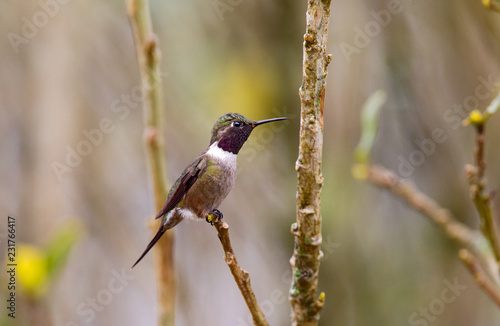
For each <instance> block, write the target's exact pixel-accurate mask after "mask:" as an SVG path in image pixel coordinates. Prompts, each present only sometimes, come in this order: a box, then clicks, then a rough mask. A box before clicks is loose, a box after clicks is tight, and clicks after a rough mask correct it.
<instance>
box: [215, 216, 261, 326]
mask: <svg viewBox="0 0 500 326" xmlns="http://www.w3.org/2000/svg"><path fill="white" fill-rule="evenodd" d="M214 226H215V228H216V229H217V234H218V235H219V240H220V243H221V244H222V248H223V249H224V260H225V261H226V263H227V266H228V267H229V270H230V271H231V274H233V277H234V280H235V282H236V284H237V285H238V288H239V289H240V291H241V295H243V298H244V299H245V302H246V304H247V306H248V310H250V313H251V314H252V318H253V322H254V324H255V325H257V326H269V324H268V323H267V321H266V317H265V316H264V313H263V312H262V310H261V309H260V307H259V304H258V303H257V299H256V298H255V294H254V293H253V290H252V287H251V285H250V275H248V272H247V271H245V270H244V269H242V268H241V267H240V266H239V265H238V261H237V260H236V256H235V255H234V251H233V247H232V246H231V240H230V239H229V226H228V225H227V223H226V222H223V221H222V220H221V219H217V220H215V221H214Z"/></svg>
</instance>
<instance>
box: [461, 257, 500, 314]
mask: <svg viewBox="0 0 500 326" xmlns="http://www.w3.org/2000/svg"><path fill="white" fill-rule="evenodd" d="M458 257H460V259H461V260H462V262H463V263H464V264H465V266H466V267H467V268H468V269H469V271H470V272H471V274H472V275H473V276H474V280H475V281H476V283H477V284H478V285H479V286H480V287H481V288H482V289H483V290H484V292H486V293H487V294H488V295H489V296H490V298H491V299H492V300H493V301H494V302H495V303H496V304H497V306H499V307H500V289H498V288H497V287H496V286H495V285H494V284H492V283H491V282H490V281H489V278H488V277H487V275H485V274H484V272H483V270H482V269H481V266H480V264H479V261H478V260H477V258H476V257H475V256H474V255H473V254H472V253H471V252H470V251H468V250H467V249H461V250H460V251H459V252H458Z"/></svg>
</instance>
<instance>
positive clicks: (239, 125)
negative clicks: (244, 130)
mask: <svg viewBox="0 0 500 326" xmlns="http://www.w3.org/2000/svg"><path fill="white" fill-rule="evenodd" d="M233 127H236V128H239V127H241V122H240V121H234V122H233Z"/></svg>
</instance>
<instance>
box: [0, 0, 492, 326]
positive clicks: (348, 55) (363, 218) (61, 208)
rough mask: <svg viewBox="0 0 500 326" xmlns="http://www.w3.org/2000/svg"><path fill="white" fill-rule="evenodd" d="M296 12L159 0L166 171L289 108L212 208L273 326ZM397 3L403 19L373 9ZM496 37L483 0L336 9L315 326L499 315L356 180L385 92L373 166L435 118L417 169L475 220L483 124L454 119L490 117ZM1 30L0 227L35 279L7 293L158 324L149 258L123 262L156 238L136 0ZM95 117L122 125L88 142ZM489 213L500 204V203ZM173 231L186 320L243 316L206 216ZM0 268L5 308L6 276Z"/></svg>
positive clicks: (83, 319)
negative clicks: (133, 21) (471, 168)
mask: <svg viewBox="0 0 500 326" xmlns="http://www.w3.org/2000/svg"><path fill="white" fill-rule="evenodd" d="M398 3H399V6H398V5H397V4H398ZM305 8H306V1H283V0H272V1H261V0H258V1H250V0H241V1H229V0H210V1H184V0H173V1H157V0H153V1H152V2H151V9H152V15H153V20H154V28H155V30H156V32H157V34H158V37H159V41H160V48H161V51H162V62H161V71H162V72H163V86H162V87H163V89H162V91H163V94H164V112H165V115H164V116H165V126H166V128H165V129H166V130H165V138H166V144H165V146H166V150H167V153H168V161H167V162H168V163H167V164H168V171H169V174H170V180H172V179H173V178H175V177H177V175H178V174H179V173H180V172H181V171H182V170H183V168H184V167H185V165H186V164H187V163H188V162H189V161H190V160H191V159H192V158H193V157H195V156H196V155H197V154H198V153H200V152H201V151H202V150H203V149H204V148H205V147H206V146H207V145H208V141H209V137H210V129H211V127H212V125H213V123H214V122H215V120H216V119H217V117H219V116H220V115H222V114H224V113H226V112H239V113H242V114H244V115H245V116H247V117H249V118H251V119H255V120H257V119H265V118H272V117H276V116H283V115H285V116H288V117H289V118H290V119H289V120H288V121H287V122H281V123H280V124H278V123H277V124H275V125H274V127H271V125H266V126H265V127H264V126H263V127H260V129H257V130H256V131H255V132H254V134H252V137H251V139H250V140H249V142H248V144H246V145H245V147H244V150H243V151H242V152H241V154H240V157H239V163H238V164H239V170H240V171H239V172H240V173H239V175H238V182H237V186H236V188H235V189H234V191H233V192H232V193H231V194H230V195H229V197H228V198H227V199H226V200H225V202H224V203H223V205H222V207H221V210H222V211H223V212H224V215H225V218H226V220H227V221H228V223H229V224H230V226H231V229H230V232H231V237H232V241H233V246H234V249H235V251H236V253H237V256H238V260H239V262H240V264H241V265H242V267H244V268H245V269H247V270H248V271H249V272H250V275H251V278H252V285H253V288H254V290H255V292H256V295H257V298H258V299H259V301H261V303H262V304H263V309H264V310H265V311H266V314H267V315H268V319H269V322H270V324H271V325H289V313H290V307H289V303H288V300H287V299H286V296H287V293H288V290H289V287H290V282H289V281H290V275H291V274H290V266H289V263H288V260H289V258H290V256H291V254H292V249H293V237H292V235H291V234H290V231H289V230H290V225H291V224H292V223H293V221H294V215H295V187H296V174H295V170H294V164H295V160H296V157H297V145H298V128H299V118H298V115H299V110H300V102H299V97H298V94H297V93H298V88H299V86H300V83H301V62H302V41H303V34H304V30H305ZM395 8H397V10H396V9H395ZM389 9H394V11H395V12H394V13H391V14H390V15H389V16H387V15H385V16H384V15H382V16H380V14H374V13H380V11H381V10H386V11H387V10H389ZM44 13H45V14H44ZM44 17H45V18H46V19H44ZM376 17H378V19H383V20H382V21H381V23H377V18H376ZM35 23H36V25H35ZM30 24H32V26H31V27H30ZM380 24H382V25H384V26H381V25H380ZM377 26H378V28H377ZM499 31H500V15H498V14H495V13H492V12H488V11H487V10H486V9H484V8H483V7H482V5H481V1H479V0H477V1H465V0H457V1H433V0H419V1H410V0H402V1H401V2H397V1H395V0H390V1H380V0H376V1H373V0H370V1H368V0H364V1H363V0H352V1H334V2H333V4H332V18H331V23H330V31H329V45H328V47H329V50H330V52H332V53H333V61H332V63H331V64H330V67H329V75H328V85H327V90H326V101H325V134H324V163H323V173H324V178H325V185H324V189H323V196H322V198H323V207H322V216H323V239H324V246H323V251H324V253H325V257H324V259H323V261H322V263H321V274H320V285H319V288H320V290H321V291H324V292H326V304H325V307H324V310H323V312H322V314H321V321H320V325H323V326H325V325H347V326H354V325H427V324H428V325H436V326H437V325H441V326H442V325H456V326H460V325H493V324H498V323H499V322H500V311H499V309H498V308H496V307H495V306H494V305H493V303H492V302H491V301H490V300H489V298H488V297H487V296H486V295H485V294H484V293H483V292H481V291H480V290H478V288H477V286H476V285H475V283H474V281H473V279H472V277H471V276H470V275H469V273H468V272H467V271H466V270H465V268H464V267H463V266H462V264H461V263H460V262H459V260H458V259H457V256H456V253H457V247H456V246H455V245H454V244H453V243H451V242H450V241H449V240H448V239H446V238H444V237H443V233H442V232H441V230H439V229H437V228H436V227H435V226H434V225H432V224H431V223H429V222H428V221H427V220H425V219H424V218H423V217H421V216H419V215H418V214H416V213H414V212H413V211H411V210H409V209H408V208H407V207H406V206H405V205H403V204H402V203H401V202H399V201H398V200H396V199H394V198H393V197H392V196H391V195H389V194H387V193H385V192H383V191H381V190H379V189H375V188H372V187H370V186H369V185H367V184H364V183H360V182H358V181H356V180H354V179H353V177H352V175H351V172H350V169H351V166H352V164H353V153H354V149H355V146H356V144H357V142H358V140H359V135H360V123H359V118H360V108H361V107H362V105H363V103H364V101H365V100H366V99H367V97H368V96H369V95H370V94H372V92H374V91H376V90H378V89H383V90H385V91H386V92H387V94H388V102H387V103H386V105H385V106H384V108H383V110H382V113H381V119H380V133H379V136H378V138H377V141H376V144H375V146H374V150H373V155H372V159H373V161H374V162H376V163H379V164H382V165H384V166H386V167H389V168H391V169H394V170H395V171H398V169H399V170H400V169H401V167H400V165H401V164H402V163H401V162H402V160H410V156H411V155H412V152H413V151H415V150H418V149H419V147H418V145H417V142H422V141H424V140H425V139H432V132H433V131H434V130H436V128H441V129H443V130H444V131H445V133H446V135H447V138H446V141H445V142H443V143H435V144H434V145H435V146H434V149H433V150H432V151H429V152H428V154H425V156H424V159H423V161H422V162H420V163H419V164H418V165H414V166H413V170H412V171H411V173H404V174H407V175H405V177H408V178H409V179H411V180H413V181H414V182H415V183H416V184H417V185H418V186H419V187H421V188H422V189H423V190H424V191H425V192H427V193H428V194H430V195H431V196H433V197H434V198H435V199H436V201H438V202H439V203H440V204H442V205H443V206H445V207H447V208H449V209H450V210H451V211H452V212H453V213H454V214H455V215H456V216H457V217H458V218H459V219H460V220H461V221H462V222H464V223H467V224H468V225H470V226H472V227H474V228H477V225H478V218H477V214H476V213H475V211H474V208H473V206H472V204H471V201H470V200H469V196H468V189H467V184H466V180H465V177H464V173H463V167H464V164H466V163H468V162H472V160H473V146H474V143H473V137H474V133H473V131H472V129H471V128H470V127H469V128H463V127H462V126H460V125H459V123H457V121H458V120H457V119H458V118H457V117H460V119H461V118H463V117H464V116H463V114H466V113H467V112H469V111H470V110H471V109H473V108H478V109H484V108H485V107H486V106H487V104H488V103H489V102H490V100H491V99H492V98H493V97H494V96H495V94H496V89H497V88H495V87H493V86H492V84H493V83H494V82H496V81H497V80H499V79H500V47H499V44H500V43H499V41H500V33H499ZM362 33H363V34H366V33H369V34H370V35H369V36H362V35H361V34H362ZM14 34H15V35H14ZM0 35H1V37H0V72H1V73H0V126H1V127H0V180H1V182H0V191H1V196H0V213H1V215H2V219H1V220H2V223H0V235H1V240H2V242H1V243H2V247H4V246H5V245H6V235H7V215H8V214H9V215H11V216H14V217H15V218H16V227H17V233H16V235H17V238H16V240H17V250H18V257H17V258H18V260H19V261H23V262H24V263H25V266H27V267H25V270H24V271H18V283H20V282H22V281H23V282H25V287H26V289H24V290H22V289H19V290H18V292H17V293H18V298H17V299H18V301H17V317H18V318H16V320H15V322H16V323H17V325H59V326H75V325H78V326H81V325H123V326H125V325H155V323H156V292H155V277H154V271H153V268H152V266H151V255H148V256H147V257H146V258H145V260H144V261H143V262H142V263H141V264H140V265H138V266H137V267H136V268H134V269H133V270H130V266H131V265H132V263H133V262H134V261H135V260H136V258H137V257H138V255H139V254H140V253H141V252H142V250H143V249H144V247H145V245H146V244H147V242H148V241H149V239H150V232H149V230H148V228H147V226H146V221H147V220H148V218H151V216H153V215H154V213H155V212H153V210H152V195H151V192H150V188H149V185H148V177H147V166H146V164H145V155H144V149H143V143H142V111H141V105H142V104H141V103H142V101H141V94H142V93H141V87H142V84H141V81H140V77H139V74H138V69H137V63H136V57H135V49H134V45H133V37H132V32H131V29H130V26H129V23H128V20H127V16H126V9H125V3H124V1H117V0H113V1H97V0H88V1H78V0H64V1H63V0H60V1H59V2H55V1H49V0H41V1H40V2H28V1H16V0H2V1H1V2H0ZM16 35H17V37H16ZM366 35H368V34H366ZM346 50H348V51H347V52H346ZM484 80H486V81H488V80H490V82H484ZM491 81H493V82H491ZM483 84H484V85H488V86H484V87H482V88H481V89H482V91H481V93H479V95H478V93H476V89H477V88H478V87H480V85H483ZM460 105H462V106H463V107H464V109H463V110H464V111H463V112H465V113H460V111H459V108H460ZM453 110H458V111H453ZM102 121H106V122H105V123H107V124H110V123H111V124H110V126H108V128H110V129H112V130H111V131H110V132H109V133H102V138H99V137H97V136H96V137H97V138H96V139H97V140H99V141H97V140H96V141H95V143H96V144H95V145H94V144H92V146H91V147H90V149H89V148H85V145H82V142H84V141H86V140H87V137H86V136H85V134H86V133H88V132H91V131H92V130H94V129H98V128H100V125H101V124H102V123H103V122H102ZM499 123H500V116H494V117H493V118H492V119H491V120H490V121H489V124H488V128H487V146H486V160H487V163H488V170H487V177H488V181H489V185H490V186H491V187H492V188H496V187H498V185H500V151H499V150H498V143H499V141H500V128H498V126H499ZM79 144H80V145H79ZM78 146H80V147H78ZM78 148H80V150H83V151H84V152H85V151H86V150H88V153H87V152H85V154H86V156H83V157H81V161H80V162H78V160H77V159H74V158H73V161H71V164H73V166H72V167H69V166H68V169H67V170H59V171H60V173H59V177H58V174H57V173H56V172H55V170H54V168H55V167H57V166H59V167H61V165H62V164H67V162H66V157H67V155H68V153H69V152H70V151H71V150H77V149H78ZM87 154H88V155H87ZM58 164H61V165H58ZM61 171H63V172H61ZM495 204H496V207H497V208H498V207H500V202H499V198H498V196H497V197H496V199H495ZM497 216H498V209H497ZM498 224H500V223H498ZM175 237H176V243H175V245H176V246H175V255H176V267H175V268H176V271H177V278H178V284H179V290H178V305H177V325H236V326H240V325H248V324H249V323H248V321H247V320H248V316H249V314H248V312H247V308H246V306H245V304H244V301H243V299H242V298H241V296H240V293H239V291H238V289H237V287H236V285H235V284H234V282H233V279H232V276H231V274H230V273H229V271H228V269H227V266H226V264H225V262H224V260H223V258H222V257H223V255H222V249H221V247H220V244H219V241H218V239H217V237H216V235H215V231H214V230H213V228H211V227H209V225H208V224H207V223H204V222H199V223H197V222H194V221H184V222H183V223H181V224H180V225H179V226H177V227H176V229H175ZM69 246H71V250H69V251H68V252H66V251H65V250H64V248H67V247H69ZM54 247H55V248H56V249H54ZM47 248H52V249H51V250H55V251H56V252H58V254H56V256H57V257H59V260H57V261H59V262H60V264H59V265H58V267H57V268H51V266H49V267H47V263H45V261H46V259H45V257H46V256H47V255H49V253H48V252H49V249H47ZM58 248H59V249H58ZM4 252H6V250H3V249H2V259H4V258H3V257H4V254H3V253H4ZM51 252H52V254H53V251H51ZM19 268H21V267H19ZM2 269H3V267H2ZM48 271H49V272H50V273H52V274H50V273H49V272H48ZM47 274H50V276H47ZM118 275H121V276H118ZM20 278H22V279H20ZM0 280H1V281H2V286H1V287H0V295H1V296H2V298H4V297H5V298H7V293H6V286H7V283H8V280H7V277H6V273H4V272H2V276H1V278H0ZM446 280H447V281H449V282H451V283H454V282H457V283H458V284H460V285H461V286H465V289H462V290H460V292H459V294H458V295H457V296H456V299H455V300H454V301H453V302H451V303H446V304H444V305H442V309H441V305H440V304H439V303H436V302H437V301H439V300H440V298H441V294H442V292H443V290H444V289H446V288H447V285H446V282H445V281H446ZM18 285H19V284H18ZM19 296H21V297H19ZM2 302H4V303H5V301H3V299H2ZM432 304H434V305H435V306H434V307H433V308H432V307H431V308H432V311H436V310H439V313H434V314H433V313H432V312H431V313H429V315H428V316H429V317H428V318H427V319H425V316H424V315H422V311H423V310H421V309H429V305H432ZM3 305H4V304H2V307H3ZM438 308H439V309H438ZM7 313H8V311H7V310H5V309H4V308H2V313H1V316H0V321H1V322H2V324H6V325H7V324H16V323H13V320H12V319H11V318H7V317H6V315H7ZM411 316H413V317H411ZM410 318H413V319H410Z"/></svg>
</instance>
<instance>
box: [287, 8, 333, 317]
mask: <svg viewBox="0 0 500 326" xmlns="http://www.w3.org/2000/svg"><path fill="white" fill-rule="evenodd" d="M330 3H331V0H309V1H308V6H307V14H306V21H307V22H306V23H307V27H306V33H305V35H304V50H303V56H304V58H303V72H302V86H301V88H300V91H299V95H300V98H301V121H300V140H299V142H300V144H299V156H298V159H297V162H296V166H295V169H296V170H297V178H298V182H297V222H296V223H294V224H293V226H292V233H293V234H294V236H295V237H294V238H295V245H294V253H293V256H292V258H291V259H290V264H291V265H292V274H293V280H292V285H291V290H290V298H289V299H290V303H291V305H292V325H294V326H298V325H317V323H318V319H319V311H320V310H321V308H322V307H323V303H324V294H323V293H322V294H321V295H320V296H319V299H318V298H316V294H317V287H318V270H319V261H320V258H321V251H320V248H321V241H322V240H321V215H320V204H321V198H320V196H321V188H322V185H323V177H322V175H321V157H322V149H323V104H324V99H325V84H326V75H327V66H328V63H329V62H330V61H331V55H328V54H327V51H326V44H327V36H328V23H329V20H330Z"/></svg>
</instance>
